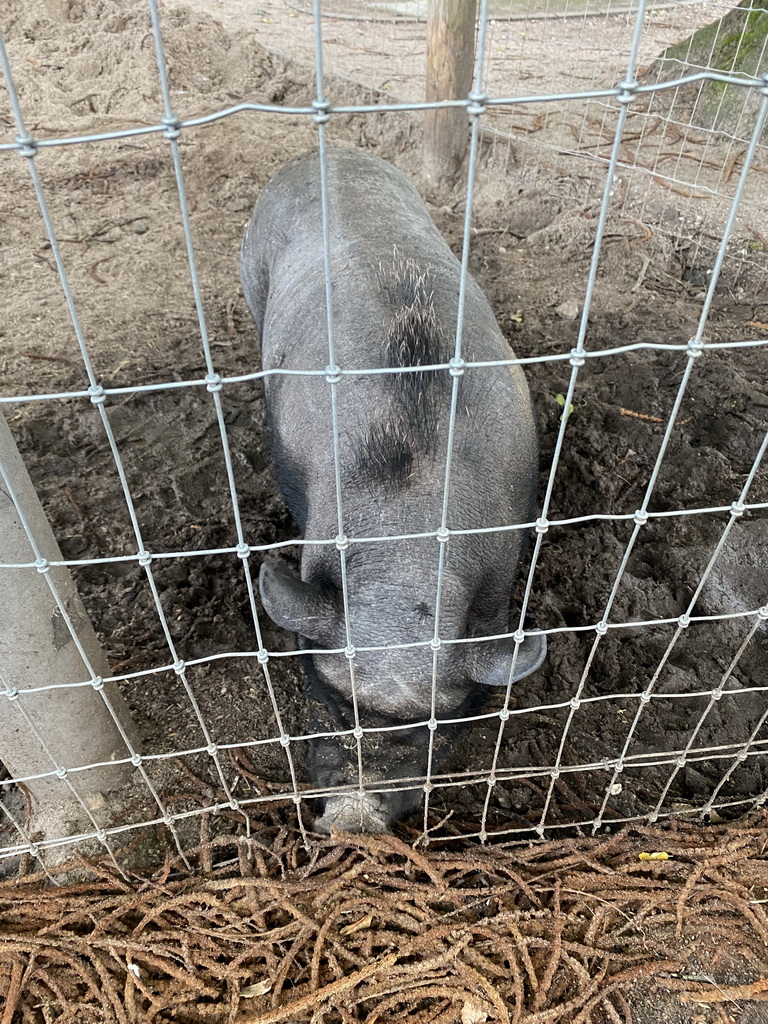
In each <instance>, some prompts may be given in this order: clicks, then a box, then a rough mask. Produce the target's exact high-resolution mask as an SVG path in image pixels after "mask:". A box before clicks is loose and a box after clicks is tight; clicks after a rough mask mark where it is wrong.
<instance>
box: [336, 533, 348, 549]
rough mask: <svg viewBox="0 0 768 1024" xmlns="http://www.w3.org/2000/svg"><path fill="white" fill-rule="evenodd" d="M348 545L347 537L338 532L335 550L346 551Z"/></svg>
mask: <svg viewBox="0 0 768 1024" xmlns="http://www.w3.org/2000/svg"><path fill="white" fill-rule="evenodd" d="M348 547H349V537H347V536H346V535H345V534H343V533H340V534H339V535H338V536H337V537H336V550H337V551H346V550H347V548H348Z"/></svg>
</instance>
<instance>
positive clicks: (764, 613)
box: [757, 604, 768, 622]
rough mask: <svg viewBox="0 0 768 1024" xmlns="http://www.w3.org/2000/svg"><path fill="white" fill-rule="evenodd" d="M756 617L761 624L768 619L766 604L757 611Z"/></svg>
mask: <svg viewBox="0 0 768 1024" xmlns="http://www.w3.org/2000/svg"><path fill="white" fill-rule="evenodd" d="M757 617H758V619H762V620H763V622H765V621H766V619H768V604H764V605H763V607H762V608H758V609H757Z"/></svg>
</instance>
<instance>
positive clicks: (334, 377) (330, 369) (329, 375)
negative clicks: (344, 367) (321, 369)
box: [325, 366, 341, 384]
mask: <svg viewBox="0 0 768 1024" xmlns="http://www.w3.org/2000/svg"><path fill="white" fill-rule="evenodd" d="M325 379H326V381H327V382H328V383H329V384H338V383H339V381H340V380H341V374H340V373H339V368H338V366H326V368H325Z"/></svg>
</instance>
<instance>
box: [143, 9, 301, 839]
mask: <svg viewBox="0 0 768 1024" xmlns="http://www.w3.org/2000/svg"><path fill="white" fill-rule="evenodd" d="M148 3H149V13H150V19H151V23H152V36H153V40H154V45H155V56H156V61H157V70H158V76H159V79H160V91H161V94H162V98H163V107H164V115H163V124H166V125H167V126H168V127H167V130H166V131H165V132H164V136H165V138H166V139H167V140H168V144H169V146H170V150H171V159H172V161H173V170H174V177H175V179H176V191H177V194H178V197H179V208H180V213H181V220H182V227H183V232H184V244H185V249H186V256H187V263H188V265H189V274H190V280H191V284H192V292H193V295H194V301H195V312H196V315H197V323H198V327H199V330H200V340H201V344H202V348H203V356H204V359H205V366H206V370H207V373H206V382H207V385H206V386H207V390H208V392H209V394H210V395H211V398H212V399H213V403H214V408H215V411H216V422H217V424H218V428H219V437H220V440H221V449H222V454H223V457H224V466H225V470H226V475H227V483H228V486H229V497H230V503H231V506H232V516H233V519H234V524H235V532H236V535H237V555H238V558H239V559H240V560H241V563H242V566H243V574H244V577H245V585H246V589H247V592H248V604H249V609H250V612H251V620H252V623H253V628H254V633H255V634H256V642H257V645H258V660H259V664H260V666H261V669H262V672H263V674H264V680H265V684H266V687H267V692H268V695H269V700H270V704H271V705H272V713H273V714H274V716H275V723H276V725H277V728H278V730H279V733H280V743H281V745H282V747H283V750H284V751H285V756H286V761H287V763H288V771H289V774H290V777H291V784H292V786H293V801H294V804H295V806H296V812H297V815H298V821H299V828H300V830H301V833H302V836H303V838H304V841H305V842H306V841H307V836H306V829H305V826H304V821H303V817H302V812H301V798H300V796H299V790H298V779H297V777H296V766H295V764H294V759H293V754H292V752H291V748H290V738H289V736H288V734H287V732H286V730H285V727H284V726H283V720H282V716H281V714H280V708H279V706H278V702H277V698H276V696H275V692H274V687H273V685H272V679H271V675H270V671H269V656H268V654H267V651H266V648H265V647H264V642H263V639H262V633H261V625H260V623H259V617H258V612H257V610H256V597H255V592H254V591H255V588H254V585H253V574H252V572H251V565H250V556H251V550H250V547H249V546H248V544H246V542H245V535H244V533H243V524H242V518H241V515H240V502H239V499H238V495H237V487H236V484H235V475H234V470H233V467H232V453H231V449H230V445H229V439H228V436H227V426H226V422H225V420H224V408H223V404H222V399H221V389H222V383H221V377H220V376H219V374H218V373H216V370H215V368H214V363H213V355H212V352H211V346H210V340H209V337H208V325H207V321H206V317H205V309H204V305H203V296H202V291H201V288H200V279H199V275H198V271H197V258H196V256H195V247H194V241H193V238H192V225H191V222H190V217H189V204H188V202H187V193H186V187H185V184H184V172H183V169H182V165H181V154H180V152H179V142H178V140H179V136H180V134H181V127H180V123H181V122H180V120H179V118H178V117H176V115H175V114H174V112H173V107H172V104H171V90H170V84H169V81H168V66H167V62H166V59H165V49H164V46H163V37H162V32H161V29H160V17H159V14H158V9H157V0H148ZM177 661H178V659H177ZM179 676H180V678H181V680H182V684H183V686H184V689H185V691H186V693H187V696H188V698H189V700H190V703H191V704H192V707H193V708H194V711H195V715H196V717H197V719H198V721H199V724H200V728H201V730H202V732H203V735H204V737H205V742H206V748H207V752H208V754H209V755H210V757H211V758H212V759H213V762H214V764H215V766H216V772H217V775H218V777H219V781H220V782H221V784H222V788H223V790H224V792H225V794H226V797H227V800H228V801H229V805H230V807H231V808H232V809H233V810H239V807H238V801H237V800H235V798H234V796H233V794H232V792H231V790H230V788H229V785H228V783H227V781H226V777H225V775H224V771H223V769H222V766H221V761H220V759H219V755H218V750H217V747H216V744H215V743H214V742H213V741H212V739H211V736H210V733H209V732H208V728H207V726H206V725H205V722H204V721H203V717H202V714H201V712H200V708H199V705H198V703H197V701H196V699H195V697H194V695H193V693H192V689H191V687H190V686H189V683H188V682H187V678H186V673H185V672H184V671H183V670H182V671H180V672H179ZM241 813H242V814H243V817H244V819H245V826H246V829H247V830H248V829H250V822H249V819H248V815H247V814H245V812H243V811H241Z"/></svg>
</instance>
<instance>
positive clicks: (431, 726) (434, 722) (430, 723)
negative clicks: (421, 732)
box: [427, 718, 437, 732]
mask: <svg viewBox="0 0 768 1024" xmlns="http://www.w3.org/2000/svg"><path fill="white" fill-rule="evenodd" d="M427 728H428V729H429V731H430V732H434V731H435V729H437V719H436V718H430V720H429V721H428V722H427Z"/></svg>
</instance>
